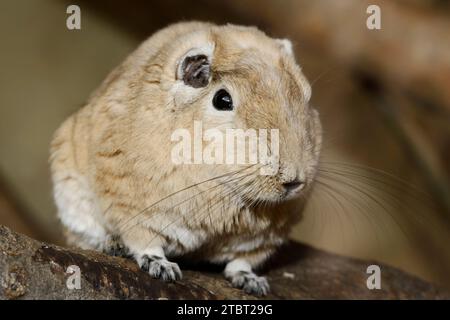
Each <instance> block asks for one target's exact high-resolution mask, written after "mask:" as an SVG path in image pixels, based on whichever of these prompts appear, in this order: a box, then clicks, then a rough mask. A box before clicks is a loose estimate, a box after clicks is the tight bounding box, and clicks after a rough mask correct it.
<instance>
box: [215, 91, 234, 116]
mask: <svg viewBox="0 0 450 320" xmlns="http://www.w3.org/2000/svg"><path fill="white" fill-rule="evenodd" d="M213 106H214V108H216V109H217V110H220V111H230V110H233V99H231V96H230V94H229V93H228V92H227V91H226V90H224V89H220V90H219V91H217V92H216V94H215V95H214V98H213Z"/></svg>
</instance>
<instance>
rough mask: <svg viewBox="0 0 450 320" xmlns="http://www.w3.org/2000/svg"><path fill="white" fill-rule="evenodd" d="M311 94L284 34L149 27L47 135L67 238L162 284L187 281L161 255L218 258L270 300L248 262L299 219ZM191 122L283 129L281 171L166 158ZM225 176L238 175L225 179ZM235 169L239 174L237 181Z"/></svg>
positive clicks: (315, 127) (315, 157)
mask: <svg viewBox="0 0 450 320" xmlns="http://www.w3.org/2000/svg"><path fill="white" fill-rule="evenodd" d="M220 90H222V91H221V95H222V96H225V97H226V98H227V99H228V98H229V99H230V100H226V99H225V98H224V97H221V99H225V100H226V101H225V100H223V101H222V100H221V103H226V102H227V101H228V103H229V102H230V101H231V100H232V105H230V104H227V106H230V108H229V109H227V110H218V109H217V108H216V107H215V105H213V103H214V104H217V102H213V100H214V99H215V97H216V99H217V95H218V92H219V91H220ZM310 95H311V87H310V85H309V83H308V81H307V79H306V78H305V76H304V75H303V73H302V72H301V68H300V67H299V65H298V64H297V63H296V61H295V58H294V54H293V51H292V45H291V43H290V41H289V40H286V39H283V40H280V39H273V38H270V37H269V36H267V35H266V34H265V33H263V32H262V31H260V30H258V29H257V28H256V27H244V26H236V25H231V24H227V25H222V26H219V25H214V24H211V23H203V22H182V23H178V24H174V25H170V26H168V27H166V28H164V29H162V30H160V31H158V32H156V33H155V34H154V35H152V36H151V37H150V38H149V39H147V40H146V41H144V42H143V43H142V44H141V45H140V46H139V47H138V49H136V51H134V52H133V53H132V54H131V55H130V56H129V57H128V58H127V59H126V60H125V61H124V62H123V63H122V64H121V65H119V66H118V67H117V68H116V69H115V70H113V71H112V72H111V73H110V74H109V75H108V76H107V78H106V79H105V80H104V82H103V83H102V85H101V86H100V87H99V88H98V89H97V90H96V91H95V92H94V93H93V95H92V96H91V97H90V98H89V100H88V102H87V104H86V105H85V106H84V107H83V108H81V109H80V110H78V111H77V112H76V113H75V114H73V115H72V116H70V117H69V118H68V119H67V120H66V121H65V122H64V123H63V124H62V125H61V126H60V127H59V129H58V130H57V131H56V133H55V135H54V138H53V140H52V142H51V150H50V166H51V173H52V180H53V186H54V198H55V202H56V205H57V210H58V217H59V219H60V220H61V222H62V225H63V227H64V230H65V235H66V239H67V242H68V243H69V244H71V245H75V246H78V247H81V248H85V249H94V250H100V251H105V252H108V253H111V254H129V255H130V256H132V257H133V258H134V259H135V260H136V261H137V263H138V264H139V266H140V267H141V268H142V269H143V270H145V271H147V272H149V273H150V274H151V275H152V276H153V277H156V278H161V279H163V280H169V281H172V280H178V279H181V271H180V268H179V267H178V265H177V264H176V263H174V262H171V261H169V260H168V258H169V259H170V258H173V257H174V258H176V257H180V256H181V257H184V258H186V257H187V258H188V259H193V260H204V261H206V262H212V263H225V264H226V267H225V270H224V274H225V277H226V278H227V279H229V280H230V281H231V283H232V284H233V285H234V286H236V287H240V288H243V289H244V290H245V291H246V292H248V293H252V294H257V295H264V294H266V293H267V292H268V291H269V284H268V282H267V280H266V279H265V278H264V277H260V276H257V275H256V274H255V273H254V272H253V269H254V268H257V267H258V266H260V265H261V264H262V263H263V262H265V261H266V260H267V258H269V257H270V256H271V255H272V254H273V253H274V252H275V251H276V249H277V247H279V246H280V245H281V244H282V243H283V242H284V240H285V239H286V238H287V235H288V233H289V230H290V228H291V227H292V225H293V224H294V223H295V222H296V221H298V220H299V218H300V217H301V210H302V207H303V205H304V203H305V199H306V198H307V195H308V192H309V191H310V190H311V185H312V184H313V181H314V177H315V174H316V172H317V166H318V161H319V155H320V145H321V139H322V129H321V124H320V120H319V114H318V112H317V111H316V110H315V109H313V108H312V107H311V106H310V105H309V103H308V102H309V99H310ZM224 101H225V102H224ZM194 120H200V121H202V122H203V124H204V125H205V126H206V127H214V128H220V129H221V130H223V128H242V129H246V128H277V129H279V134H280V143H279V149H280V150H279V170H278V171H277V174H275V175H269V176H264V175H260V174H258V173H256V172H255V170H251V171H250V169H249V167H250V166H247V167H245V168H243V166H242V165H222V164H214V165H211V164H209V165H206V164H196V165H188V164H183V165H175V164H173V163H172V162H171V160H170V152H171V145H172V144H171V141H170V137H171V133H172V132H173V131H174V130H176V129H177V128H191V129H192V123H193V121H194ZM230 170H234V171H233V172H234V176H233V177H238V178H239V179H229V178H230V175H229V173H230V172H231V171H230ZM240 170H241V171H240ZM237 172H246V174H245V179H244V175H243V174H241V173H237ZM227 174H228V175H227ZM239 174H241V175H239ZM213 177H222V178H217V179H216V178H214V179H213ZM223 177H228V180H227V179H226V178H223ZM244 180H245V184H244V183H243V181H244ZM205 181H207V182H205ZM200 182H201V183H200ZM183 190H185V191H183ZM189 198H191V199H189ZM186 199H189V200H186ZM183 201H184V202H183Z"/></svg>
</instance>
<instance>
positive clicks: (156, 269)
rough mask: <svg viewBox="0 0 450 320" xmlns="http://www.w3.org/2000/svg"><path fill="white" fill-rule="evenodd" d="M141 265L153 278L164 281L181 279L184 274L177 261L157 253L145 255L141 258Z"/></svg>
mask: <svg viewBox="0 0 450 320" xmlns="http://www.w3.org/2000/svg"><path fill="white" fill-rule="evenodd" d="M140 260H141V261H140V263H139V265H140V267H141V269H142V270H143V271H146V272H148V273H149V274H150V275H151V276H152V277H153V278H157V279H162V280H164V281H175V280H181V278H182V274H181V270H180V267H179V266H178V264H176V263H175V262H170V261H169V260H167V259H166V258H163V257H159V256H155V255H151V256H148V255H144V256H142V258H141V259H140Z"/></svg>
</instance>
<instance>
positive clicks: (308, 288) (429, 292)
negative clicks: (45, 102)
mask: <svg viewBox="0 0 450 320" xmlns="http://www.w3.org/2000/svg"><path fill="white" fill-rule="evenodd" d="M373 263H374V262H371V261H361V260H357V259H352V258H347V257H342V256H338V255H335V254H330V253H327V252H324V251H321V250H317V249H314V248H311V247H309V246H306V245H304V244H300V243H296V242H291V243H289V244H287V245H285V246H284V247H283V248H281V250H280V251H279V253H278V254H277V255H276V256H275V257H274V259H272V260H271V261H270V262H269V263H268V264H267V266H266V267H265V270H262V273H264V274H265V275H266V276H267V277H268V279H269V281H270V284H271V288H272V292H271V294H270V295H268V296H267V297H265V298H268V299H316V298H325V299H347V298H349V299H448V298H450V294H449V293H448V292H446V291H445V290H444V289H439V288H437V287H434V286H433V285H431V284H429V283H426V282H424V281H422V280H420V279H417V278H415V277H413V276H411V275H408V274H406V273H404V272H402V271H399V270H397V269H395V268H392V267H388V266H384V265H381V264H378V265H380V267H381V275H382V280H381V285H382V289H381V290H368V289H367V287H366V281H367V277H368V275H367V274H366V269H367V266H368V265H370V264H373ZM70 265H76V266H78V267H79V268H80V270H81V289H79V290H77V289H72V290H70V289H68V288H67V285H66V282H67V279H68V277H69V276H70V274H69V273H67V272H66V271H67V268H68V267H69V266H70ZM182 266H183V264H182ZM184 266H185V269H184V272H183V280H182V281H178V282H174V283H165V282H163V281H160V280H157V279H153V278H151V277H150V276H149V275H148V274H146V273H145V272H143V271H141V270H140V269H139V268H138V266H137V265H136V264H135V263H134V262H133V261H131V260H127V259H122V258H117V257H110V256H106V255H104V254H101V253H98V252H93V251H82V250H74V249H65V248H62V247H58V246H55V245H49V244H45V243H42V242H39V241H36V240H33V239H30V238H28V237H26V236H23V235H20V234H17V233H15V232H13V231H11V230H10V229H8V228H6V227H3V226H0V299H255V298H256V297H253V296H249V295H246V294H245V293H243V292H242V291H241V290H238V289H235V288H232V287H231V286H230V284H229V283H228V282H227V281H226V280H224V279H223V277H222V275H221V273H220V269H219V268H217V267H213V266H197V268H196V269H194V268H192V266H190V267H189V266H188V265H184ZM186 268H187V269H186Z"/></svg>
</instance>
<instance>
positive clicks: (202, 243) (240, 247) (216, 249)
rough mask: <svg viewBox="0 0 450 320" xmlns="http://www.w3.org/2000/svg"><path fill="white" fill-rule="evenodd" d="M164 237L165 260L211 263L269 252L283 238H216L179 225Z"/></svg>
mask: <svg viewBox="0 0 450 320" xmlns="http://www.w3.org/2000/svg"><path fill="white" fill-rule="evenodd" d="M164 233H165V235H166V236H167V238H166V240H168V241H167V245H166V246H165V247H164V251H165V253H166V255H167V256H168V257H185V258H189V259H192V260H198V261H208V262H213V263H221V262H226V261H229V260H232V259H234V258H235V257H236V255H238V254H241V253H249V252H252V251H258V250H264V248H267V249H269V248H270V249H271V250H272V249H273V248H274V247H277V246H279V245H281V244H282V243H283V241H284V238H282V237H280V236H277V235H275V234H272V233H271V234H268V232H267V231H266V232H261V233H260V234H258V235H249V234H229V233H228V234H224V233H222V234H217V233H208V232H206V231H204V230H201V229H195V230H194V229H189V228H186V227H184V226H179V225H178V226H173V227H171V228H170V230H166V231H165V232H164Z"/></svg>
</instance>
